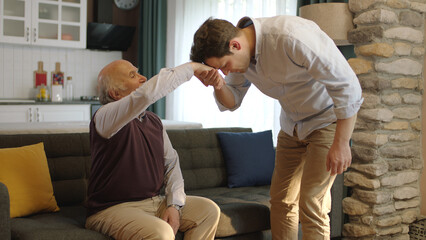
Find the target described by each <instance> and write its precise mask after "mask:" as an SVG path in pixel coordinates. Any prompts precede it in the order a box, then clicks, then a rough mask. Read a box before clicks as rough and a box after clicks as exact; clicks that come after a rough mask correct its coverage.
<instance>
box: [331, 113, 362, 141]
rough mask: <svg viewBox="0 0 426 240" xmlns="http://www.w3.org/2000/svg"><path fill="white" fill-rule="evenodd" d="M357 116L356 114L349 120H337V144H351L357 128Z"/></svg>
mask: <svg viewBox="0 0 426 240" xmlns="http://www.w3.org/2000/svg"><path fill="white" fill-rule="evenodd" d="M356 116H357V115H356V114H355V115H353V116H352V117H350V118H347V119H337V123H336V134H335V135H334V143H335V144H349V140H350V139H351V136H352V132H353V130H354V127H355V122H356Z"/></svg>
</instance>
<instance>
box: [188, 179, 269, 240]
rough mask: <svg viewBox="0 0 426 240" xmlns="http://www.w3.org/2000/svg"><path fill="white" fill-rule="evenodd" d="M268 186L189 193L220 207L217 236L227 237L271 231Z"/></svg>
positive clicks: (209, 189)
mask: <svg viewBox="0 0 426 240" xmlns="http://www.w3.org/2000/svg"><path fill="white" fill-rule="evenodd" d="M269 187H270V186H269V185H267V186H257V187H241V188H228V187H217V188H206V189H198V190H193V191H187V194H188V195H195V196H202V197H207V198H210V199H211V200H213V201H214V202H215V203H216V204H217V205H218V206H219V207H220V210H221V213H220V220H219V225H218V228H217V232H216V237H226V236H233V235H240V234H247V233H253V232H257V231H263V230H268V229H270V219H269V208H270V203H269Z"/></svg>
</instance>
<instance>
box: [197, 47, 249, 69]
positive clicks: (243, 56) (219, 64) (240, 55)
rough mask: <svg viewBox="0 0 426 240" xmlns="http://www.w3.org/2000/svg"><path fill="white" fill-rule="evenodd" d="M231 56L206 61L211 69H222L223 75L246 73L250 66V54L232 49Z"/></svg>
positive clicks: (242, 50)
mask: <svg viewBox="0 0 426 240" xmlns="http://www.w3.org/2000/svg"><path fill="white" fill-rule="evenodd" d="M230 51H231V53H233V54H230V55H226V56H223V57H220V58H218V57H211V58H208V59H206V60H205V63H206V64H207V65H209V66H210V67H213V68H216V69H220V70H221V71H222V72H223V74H225V75H228V74H229V73H230V72H239V73H244V72H246V71H247V69H248V67H249V65H250V54H249V52H247V51H244V49H241V48H240V49H236V48H232V47H231V49H230Z"/></svg>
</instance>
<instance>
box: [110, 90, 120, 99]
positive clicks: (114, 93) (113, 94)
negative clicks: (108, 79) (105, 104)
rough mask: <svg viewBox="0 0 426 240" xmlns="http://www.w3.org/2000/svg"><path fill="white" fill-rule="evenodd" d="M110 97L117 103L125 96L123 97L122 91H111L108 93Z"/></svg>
mask: <svg viewBox="0 0 426 240" xmlns="http://www.w3.org/2000/svg"><path fill="white" fill-rule="evenodd" d="M108 94H109V96H110V97H111V98H112V99H114V100H115V101H117V100H120V99H121V98H122V97H123V96H122V95H121V93H120V91H117V90H116V89H110V90H109V91H108Z"/></svg>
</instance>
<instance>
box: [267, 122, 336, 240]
mask: <svg viewBox="0 0 426 240" xmlns="http://www.w3.org/2000/svg"><path fill="white" fill-rule="evenodd" d="M335 131H336V124H331V125H329V126H327V127H325V128H323V129H319V130H316V131H314V132H313V133H311V134H310V135H309V136H308V137H307V138H306V139H304V140H302V141H300V140H299V139H298V137H297V132H296V131H295V134H294V135H295V136H293V137H292V136H289V135H288V134H286V133H285V132H283V131H280V133H279V135H278V144H277V151H276V158H275V169H274V174H273V176H272V182H271V190H270V194H271V232H272V239H273V240H296V239H297V233H298V225H299V221H300V223H301V225H302V235H303V239H309V240H319V239H321V240H325V239H330V223H329V217H328V213H329V212H330V208H331V193H330V189H331V187H332V185H333V182H334V179H335V176H330V172H328V171H327V166H326V159H327V153H328V150H329V149H330V146H331V144H332V143H333V139H334V134H335ZM299 217H300V218H299Z"/></svg>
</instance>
